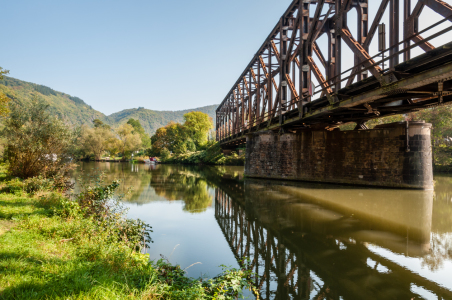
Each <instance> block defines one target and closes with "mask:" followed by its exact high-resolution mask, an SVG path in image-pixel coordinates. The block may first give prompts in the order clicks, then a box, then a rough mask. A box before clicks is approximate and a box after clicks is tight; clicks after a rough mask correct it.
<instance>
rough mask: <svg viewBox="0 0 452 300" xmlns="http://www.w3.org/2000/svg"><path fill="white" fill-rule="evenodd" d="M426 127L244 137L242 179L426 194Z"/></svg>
mask: <svg viewBox="0 0 452 300" xmlns="http://www.w3.org/2000/svg"><path fill="white" fill-rule="evenodd" d="M430 131H431V124H427V123H423V122H409V123H408V126H407V124H406V123H405V122H400V123H391V124H385V125H380V126H377V127H376V128H374V129H372V130H355V131H339V130H337V131H326V130H310V129H308V130H298V131H297V132H296V133H286V134H282V135H279V134H278V133H275V132H272V131H265V132H261V133H254V134H250V135H248V136H247V148H246V162H245V174H246V176H249V177H256V178H273V179H288V180H300V181H316V182H329V183H342V184H359V185H369V186H382V187H395V188H414V189H432V188H433V168H432V149H431V140H430Z"/></svg>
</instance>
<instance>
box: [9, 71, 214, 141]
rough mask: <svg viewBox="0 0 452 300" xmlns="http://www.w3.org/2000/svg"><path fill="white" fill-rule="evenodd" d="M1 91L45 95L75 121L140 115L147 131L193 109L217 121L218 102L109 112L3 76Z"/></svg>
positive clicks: (19, 97)
mask: <svg viewBox="0 0 452 300" xmlns="http://www.w3.org/2000/svg"><path fill="white" fill-rule="evenodd" d="M0 92H3V93H4V94H6V95H7V96H8V97H10V98H11V99H15V101H19V102H24V101H29V100H30V99H31V98H32V96H33V95H37V96H38V97H42V98H44V99H45V100H46V101H47V102H48V103H49V105H50V107H51V110H52V112H53V113H55V115H57V116H58V117H60V118H62V119H64V120H65V121H66V122H69V123H71V124H73V125H82V124H92V123H91V122H92V120H94V119H100V120H102V121H103V122H105V123H107V124H109V125H112V126H113V127H115V126H117V125H119V124H122V123H126V122H127V121H128V120H129V119H130V118H134V119H138V120H139V121H140V123H141V125H142V126H143V128H144V130H145V131H146V132H147V133H148V134H151V135H152V134H153V133H154V132H155V131H156V130H157V129H158V128H160V127H162V126H165V125H166V124H168V122H170V121H174V122H180V123H182V122H183V115H184V114H185V113H187V112H190V111H201V112H204V113H206V114H208V115H209V116H210V117H212V119H213V121H215V109H216V108H217V106H218V105H209V106H204V107H199V108H193V109H188V110H180V111H155V110H150V109H145V108H142V107H140V108H132V109H125V110H122V111H120V112H117V113H114V114H111V115H109V116H106V115H104V114H103V113H101V112H99V111H97V110H95V109H93V108H92V107H91V106H90V105H88V104H86V103H85V102H84V101H83V100H82V99H80V98H78V97H74V96H71V95H68V94H65V93H62V92H57V91H55V90H53V89H51V88H49V87H47V86H44V85H39V84H34V83H30V82H25V81H22V80H19V79H15V78H12V77H7V76H4V80H0Z"/></svg>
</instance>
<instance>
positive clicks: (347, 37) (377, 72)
mask: <svg viewBox="0 0 452 300" xmlns="http://www.w3.org/2000/svg"><path fill="white" fill-rule="evenodd" d="M341 36H342V38H343V39H344V42H345V43H346V44H347V45H348V46H349V48H350V49H351V50H352V51H353V52H354V53H355V54H356V55H358V56H359V58H360V59H361V60H362V61H363V62H364V66H366V67H367V68H369V67H370V70H369V71H370V72H371V73H372V75H374V76H375V78H376V79H377V80H379V81H381V80H382V78H381V75H382V70H381V68H380V67H379V66H378V65H374V64H375V61H374V60H373V59H371V57H370V55H369V53H367V51H366V50H364V48H363V47H362V46H361V45H360V44H359V43H358V42H357V41H356V40H355V39H354V38H353V36H352V34H351V33H350V31H349V30H348V29H346V28H342V34H341ZM372 65H373V66H372Z"/></svg>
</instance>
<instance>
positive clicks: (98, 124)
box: [93, 119, 111, 130]
mask: <svg viewBox="0 0 452 300" xmlns="http://www.w3.org/2000/svg"><path fill="white" fill-rule="evenodd" d="M93 124H94V128H105V129H108V130H111V127H110V125H107V124H105V123H104V122H102V121H101V120H99V119H94V120H93Z"/></svg>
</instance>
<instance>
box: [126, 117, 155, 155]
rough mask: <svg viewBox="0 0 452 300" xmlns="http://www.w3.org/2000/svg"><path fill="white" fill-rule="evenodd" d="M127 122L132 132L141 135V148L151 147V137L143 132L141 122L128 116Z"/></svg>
mask: <svg viewBox="0 0 452 300" xmlns="http://www.w3.org/2000/svg"><path fill="white" fill-rule="evenodd" d="M127 124H129V125H132V127H133V132H132V133H138V134H139V135H140V137H141V144H142V145H141V146H142V147H143V148H145V149H146V148H150V147H151V138H150V137H149V135H147V134H146V132H144V129H143V126H141V123H140V121H139V120H135V119H132V118H130V119H129V121H127Z"/></svg>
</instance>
